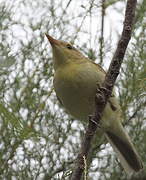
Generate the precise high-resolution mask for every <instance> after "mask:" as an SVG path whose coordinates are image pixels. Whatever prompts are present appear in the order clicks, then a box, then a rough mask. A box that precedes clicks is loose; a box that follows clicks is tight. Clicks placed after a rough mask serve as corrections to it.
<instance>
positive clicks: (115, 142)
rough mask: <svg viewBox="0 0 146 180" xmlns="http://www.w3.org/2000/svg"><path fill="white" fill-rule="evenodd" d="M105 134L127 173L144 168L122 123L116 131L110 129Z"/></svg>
mask: <svg viewBox="0 0 146 180" xmlns="http://www.w3.org/2000/svg"><path fill="white" fill-rule="evenodd" d="M105 136H106V138H107V140H108V141H109V143H110V144H111V146H112V148H113V149H114V151H115V152H116V153H117V156H118V158H119V160H120V162H121V165H122V166H123V168H124V169H125V171H126V172H127V174H129V175H130V174H132V173H133V172H138V171H139V170H141V169H142V168H143V165H142V161H141V159H140V157H139V156H138V153H137V151H136V149H135V147H134V145H133V144H132V142H131V140H130V137H129V135H128V134H127V132H125V130H124V128H123V126H122V125H121V124H120V125H119V128H116V132H114V131H110V130H109V131H106V132H105Z"/></svg>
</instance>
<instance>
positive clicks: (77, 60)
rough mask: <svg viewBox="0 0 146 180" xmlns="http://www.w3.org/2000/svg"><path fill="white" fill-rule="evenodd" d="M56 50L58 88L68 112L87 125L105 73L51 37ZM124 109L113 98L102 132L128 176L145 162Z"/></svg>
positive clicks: (55, 68)
mask: <svg viewBox="0 0 146 180" xmlns="http://www.w3.org/2000/svg"><path fill="white" fill-rule="evenodd" d="M47 38H48V40H49V41H50V43H51V46H52V49H53V63H54V70H55V74H54V88H55V91H56V94H57V96H58V98H59V99H60V101H61V102H62V104H63V105H64V107H65V108H66V109H67V111H68V112H69V113H70V114H71V115H73V116H74V117H75V118H77V119H79V120H82V121H87V119H88V118H89V115H92V114H93V113H94V111H95V94H96V89H97V88H98V87H99V86H100V85H101V84H102V82H103V81H104V78H105V74H106V73H105V71H104V70H103V69H102V68H101V67H100V66H99V65H97V64H95V63H93V62H92V61H90V60H89V59H88V58H86V57H85V56H84V55H83V54H82V53H80V52H79V51H78V50H77V49H75V48H74V47H73V46H72V45H70V44H68V43H66V42H62V41H58V40H56V39H53V38H52V37H51V36H49V35H47ZM121 121H122V116H121V109H120V106H119V104H118V101H117V99H116V98H115V97H114V94H113V96H112V97H111V98H110V99H109V101H108V102H107V105H106V107H105V109H104V112H103V114H102V118H101V121H100V125H101V130H102V131H103V133H104V134H105V136H106V138H107V139H108V140H109V142H110V144H111V145H112V147H113V149H114V150H115V151H116V152H117V154H118V157H119V159H120V161H121V164H122V166H123V168H124V169H125V170H126V172H127V173H132V172H134V171H139V170H140V169H141V168H142V162H141V160H140V158H139V156H138V153H137V152H136V150H135V148H134V146H133V144H132V142H131V140H130V138H129V136H128V134H127V133H126V132H125V130H124V128H123V126H122V124H121Z"/></svg>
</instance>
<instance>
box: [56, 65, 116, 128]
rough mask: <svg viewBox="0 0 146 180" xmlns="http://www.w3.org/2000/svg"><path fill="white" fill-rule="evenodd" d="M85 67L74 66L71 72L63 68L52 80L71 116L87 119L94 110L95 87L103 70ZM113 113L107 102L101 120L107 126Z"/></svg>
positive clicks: (99, 82)
mask: <svg viewBox="0 0 146 180" xmlns="http://www.w3.org/2000/svg"><path fill="white" fill-rule="evenodd" d="M85 69H86V67H84V68H83V70H82V69H81V68H80V69H79V70H78V69H77V68H74V69H73V70H72V72H71V71H70V72H68V71H66V70H64V71H62V74H61V73H60V72H59V76H58V74H56V76H55V80H54V87H55V91H56V94H57V96H58V97H59V99H60V100H61V102H62V104H63V105H64V107H65V108H66V110H67V111H68V112H69V113H70V114H71V115H72V116H74V117H75V118H77V119H80V120H87V119H88V117H89V115H92V114H93V112H94V111H95V94H96V89H97V87H98V84H101V82H102V81H103V80H104V75H103V72H101V73H98V72H97V71H96V69H95V71H94V69H93V68H90V67H88V68H87V70H85ZM64 72H65V73H66V75H64ZM60 74H61V75H60ZM115 106H118V104H117V103H116V105H115ZM115 113H116V112H114V111H113V110H112V109H111V107H110V104H109V103H107V105H106V108H105V110H104V116H103V117H102V121H104V122H105V123H106V124H107V126H108V121H107V119H109V120H110V121H111V120H113V119H115V118H113V117H114V116H115ZM113 121H114V120H113ZM110 124H111V123H110Z"/></svg>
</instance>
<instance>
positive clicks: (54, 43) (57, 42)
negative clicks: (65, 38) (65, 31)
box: [45, 34, 60, 46]
mask: <svg viewBox="0 0 146 180" xmlns="http://www.w3.org/2000/svg"><path fill="white" fill-rule="evenodd" d="M45 35H46V37H47V39H48V40H49V42H50V44H51V46H54V45H60V41H58V40H56V39H54V38H52V37H51V36H50V35H48V34H45Z"/></svg>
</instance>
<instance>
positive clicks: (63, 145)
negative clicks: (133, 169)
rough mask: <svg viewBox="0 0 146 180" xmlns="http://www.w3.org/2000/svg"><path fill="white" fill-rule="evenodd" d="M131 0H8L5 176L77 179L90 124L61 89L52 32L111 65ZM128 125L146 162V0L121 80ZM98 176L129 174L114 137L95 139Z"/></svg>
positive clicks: (2, 28)
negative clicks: (73, 112) (67, 103)
mask: <svg viewBox="0 0 146 180" xmlns="http://www.w3.org/2000/svg"><path fill="white" fill-rule="evenodd" d="M125 6H126V1H125V0H119V1H118V2H117V1H116V0H108V1H106V0H86V1H85V0H84V1H83V0H78V1H73V0H63V1H62V0H31V1H29V0H0V179H2V180H25V179H27V180H50V179H51V180H52V179H53V180H61V179H62V180H63V179H69V174H70V173H71V171H72V170H73V163H74V161H75V159H76V156H77V153H78V151H79V147H80V143H81V139H82V138H83V133H84V129H85V127H86V125H85V124H82V122H79V121H78V120H76V119H73V117H71V116H69V115H68V114H67V113H66V112H65V111H64V109H63V108H62V107H61V106H60V105H59V102H58V100H57V98H56V96H55V93H54V90H53V83H52V80H53V67H52V52H51V47H50V45H49V43H48V41H47V38H46V37H45V35H44V34H45V33H48V34H49V35H51V36H53V37H54V38H56V39H61V40H64V41H70V42H72V43H73V44H74V46H75V47H77V48H78V49H80V50H81V51H82V52H83V53H84V54H85V56H87V57H89V58H90V59H92V60H93V61H95V62H96V63H99V64H101V65H102V66H103V67H104V69H105V70H107V69H108V66H109V64H110V62H111V59H112V56H113V53H114V51H115V47H116V44H117V42H118V39H119V37H120V34H121V31H122V26H123V19H124V10H125ZM115 89H116V93H117V96H118V97H119V102H120V104H121V107H122V112H123V118H124V125H125V128H126V129H127V131H128V132H129V134H130V136H131V138H132V140H133V142H134V144H135V146H136V148H137V149H138V152H139V154H140V156H141V157H142V159H143V162H144V163H146V155H145V154H146V143H145V142H146V123H145V120H146V111H144V109H145V107H146V1H145V0H139V1H138V5H137V10H136V19H135V23H134V31H133V34H132V39H131V41H130V44H129V46H128V49H127V51H126V55H125V58H124V63H123V65H122V68H121V73H120V75H119V77H118V79H117V81H116V85H115ZM91 159H92V161H90V162H89V164H88V167H89V169H88V171H87V172H88V179H90V180H95V179H96V180H97V179H99V180H117V179H121V180H125V179H126V174H125V172H124V171H123V168H122V167H121V165H120V164H119V162H118V160H117V158H116V156H115V153H114V152H113V150H112V148H111V147H110V145H109V144H106V143H104V144H102V143H101V142H95V143H94V145H93V147H92V156H91Z"/></svg>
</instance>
